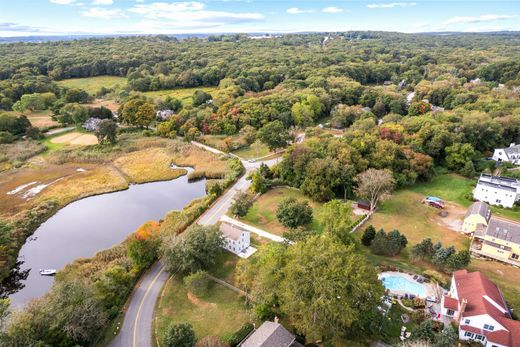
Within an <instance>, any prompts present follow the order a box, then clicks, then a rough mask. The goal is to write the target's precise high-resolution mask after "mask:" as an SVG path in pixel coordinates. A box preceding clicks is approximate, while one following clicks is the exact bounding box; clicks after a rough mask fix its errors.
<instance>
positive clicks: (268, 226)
mask: <svg viewBox="0 0 520 347" xmlns="http://www.w3.org/2000/svg"><path fill="white" fill-rule="evenodd" d="M288 197H293V198H296V199H297V200H305V201H308V202H309V205H310V206H311V207H312V209H313V221H312V225H311V228H313V229H314V230H317V231H321V230H322V229H323V228H322V226H321V225H320V223H319V214H320V209H321V206H322V204H321V203H317V202H315V201H312V200H310V199H309V198H308V197H306V196H304V195H303V194H302V193H301V192H300V191H299V190H297V189H291V188H286V187H281V188H274V189H271V190H269V191H268V192H267V193H265V194H262V195H261V196H260V197H259V198H258V200H256V201H255V203H254V204H253V206H252V207H251V208H250V209H249V212H248V213H247V215H246V216H245V217H244V218H242V219H241V220H242V221H243V222H244V223H247V224H249V225H252V226H254V227H257V228H259V229H262V230H265V231H267V232H270V233H272V234H276V235H283V233H285V232H286V231H287V230H288V229H287V228H286V227H284V226H283V225H281V224H280V222H278V220H277V219H276V210H277V208H278V204H279V203H280V202H281V201H282V200H283V199H285V198H288Z"/></svg>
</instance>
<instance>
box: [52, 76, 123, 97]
mask: <svg viewBox="0 0 520 347" xmlns="http://www.w3.org/2000/svg"><path fill="white" fill-rule="evenodd" d="M58 84H59V85H61V86H63V87H67V88H79V89H83V90H84V91H86V92H87V93H89V94H92V95H94V94H95V93H96V92H97V91H98V90H99V89H100V88H101V87H105V88H113V87H116V86H118V85H119V86H120V87H124V86H125V85H126V78H125V77H117V76H96V77H86V78H71V79H67V80H63V81H58Z"/></svg>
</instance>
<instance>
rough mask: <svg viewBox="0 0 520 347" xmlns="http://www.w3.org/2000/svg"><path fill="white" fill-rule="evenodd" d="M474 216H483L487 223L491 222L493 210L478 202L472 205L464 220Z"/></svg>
mask: <svg viewBox="0 0 520 347" xmlns="http://www.w3.org/2000/svg"><path fill="white" fill-rule="evenodd" d="M474 214H478V215H481V216H482V217H484V218H485V219H486V221H489V218H491V209H490V208H489V205H488V204H487V203H485V202H481V201H477V202H474V203H472V204H471V206H470V207H469V209H468V211H467V212H466V216H465V217H464V218H468V217H469V216H471V215H474Z"/></svg>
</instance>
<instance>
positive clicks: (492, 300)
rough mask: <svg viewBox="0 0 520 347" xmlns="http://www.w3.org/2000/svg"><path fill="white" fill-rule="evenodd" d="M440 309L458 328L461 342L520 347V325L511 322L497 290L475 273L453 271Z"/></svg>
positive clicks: (486, 279) (491, 283) (487, 280)
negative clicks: (448, 288)
mask: <svg viewBox="0 0 520 347" xmlns="http://www.w3.org/2000/svg"><path fill="white" fill-rule="evenodd" d="M441 308H442V315H444V316H446V317H448V318H450V319H453V320H454V321H455V322H456V323H457V324H458V325H459V338H460V339H461V340H466V341H468V340H471V341H476V342H480V343H481V344H482V345H484V346H485V347H519V346H520V322H519V321H515V320H513V319H511V313H510V311H509V309H508V308H507V305H506V302H505V300H504V298H503V296H502V293H501V292H500V289H499V288H498V287H497V286H496V285H495V284H494V283H493V282H491V281H490V280H489V279H488V278H487V277H486V276H484V275H483V274H482V273H480V272H478V271H475V272H468V270H459V271H455V272H454V273H453V276H452V279H451V287H450V291H449V293H448V294H446V295H445V296H443V298H442V301H441Z"/></svg>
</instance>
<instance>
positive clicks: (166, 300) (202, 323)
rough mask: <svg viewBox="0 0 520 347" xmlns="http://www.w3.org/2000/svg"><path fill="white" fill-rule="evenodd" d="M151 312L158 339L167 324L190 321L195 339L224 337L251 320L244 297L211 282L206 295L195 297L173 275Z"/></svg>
mask: <svg viewBox="0 0 520 347" xmlns="http://www.w3.org/2000/svg"><path fill="white" fill-rule="evenodd" d="M155 314H156V319H155V324H156V328H157V329H156V331H157V332H158V336H159V339H160V337H161V336H163V333H164V331H165V329H166V328H167V326H168V325H169V324H171V323H190V324H191V325H192V326H193V329H194V330H195V334H196V336H197V338H198V339H200V338H203V337H205V336H209V335H211V336H218V337H220V338H221V339H225V338H226V337H229V336H230V335H231V334H233V333H234V332H235V331H237V330H238V329H239V328H240V327H241V326H242V325H243V324H245V323H247V322H250V320H251V318H250V315H249V311H248V309H247V307H246V306H245V304H244V299H243V298H241V297H240V296H239V295H238V294H237V293H235V292H234V291H232V290H230V289H228V288H226V287H224V286H221V285H219V284H216V283H215V284H213V285H212V287H211V288H210V289H209V290H208V292H207V294H206V295H204V296H202V297H196V296H194V295H193V294H191V293H190V292H188V291H187V289H186V287H185V286H184V284H183V283H182V280H179V279H177V278H171V279H170V280H169V281H168V282H167V283H166V285H165V287H164V289H163V294H162V296H161V298H160V299H159V303H158V307H157V309H156V311H155Z"/></svg>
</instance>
